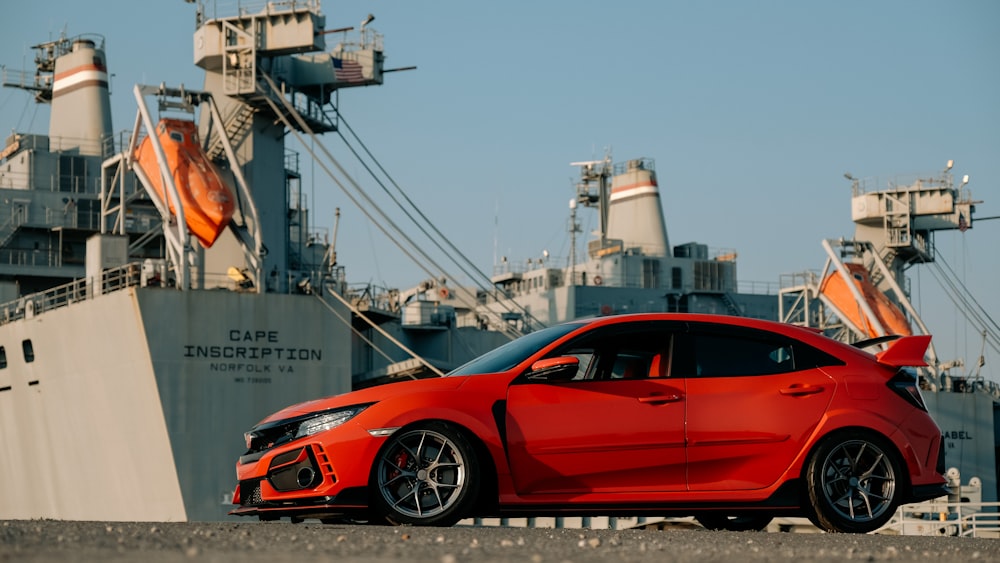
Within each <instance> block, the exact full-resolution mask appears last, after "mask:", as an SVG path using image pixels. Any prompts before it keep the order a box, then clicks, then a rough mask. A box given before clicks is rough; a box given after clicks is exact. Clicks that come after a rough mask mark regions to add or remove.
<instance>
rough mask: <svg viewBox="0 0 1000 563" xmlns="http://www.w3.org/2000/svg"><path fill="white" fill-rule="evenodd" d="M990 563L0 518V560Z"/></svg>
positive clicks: (587, 538)
mask: <svg viewBox="0 0 1000 563" xmlns="http://www.w3.org/2000/svg"><path fill="white" fill-rule="evenodd" d="M8 561H10V562H18V563H20V562H49V561H59V562H64V561H78V562H83V563H90V562H94V563H96V562H119V561H130V562H131V561H140V562H142V563H162V562H178V561H185V562H189V561H190V562H194V561H241V562H247V563H256V562H269V563H284V562H301V561H341V562H343V561H352V562H365V563H382V562H390V561H392V562H397V561H406V562H415V563H422V562H427V563H465V562H500V561H504V562H507V561H510V562H513V561H519V562H520V561H525V562H531V563H542V562H554V563H564V562H574V563H586V562H598V561H600V562H604V561H623V562H630V561H636V562H640V561H678V562H687V561H745V562H751V561H796V562H807V561H934V562H942V563H943V562H948V563H951V562H958V561H961V562H978V561H1000V539H984V538H960V537H927V536H887V535H855V534H795V533H767V532H718V531H708V530H704V529H686V530H577V529H526V528H503V527H480V528H477V527H462V526H459V527H455V528H415V527H388V526H363V525H322V524H309V523H306V524H291V523H284V522H264V523H261V522H238V523H237V522H213V523H162V522H157V523H138V522H127V523H126V522H67V521H53V520H18V521H2V522H0V562H4V563H5V562H8Z"/></svg>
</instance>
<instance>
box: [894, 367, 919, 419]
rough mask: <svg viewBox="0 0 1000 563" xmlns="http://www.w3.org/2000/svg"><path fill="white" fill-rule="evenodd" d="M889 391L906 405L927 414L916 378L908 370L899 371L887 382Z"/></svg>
mask: <svg viewBox="0 0 1000 563" xmlns="http://www.w3.org/2000/svg"><path fill="white" fill-rule="evenodd" d="M888 385H889V389H892V390H893V391H894V392H895V393H896V394H897V395H899V396H900V397H902V398H903V399H905V400H906V402H907V403H910V404H911V405H913V406H915V407H917V408H918V409H920V410H922V411H924V412H927V405H925V404H924V398H923V396H921V395H920V386H919V385H917V376H916V374H915V373H913V372H911V371H908V370H902V369H901V370H899V371H898V372H897V373H896V375H895V376H893V378H892V379H890V380H889V383H888Z"/></svg>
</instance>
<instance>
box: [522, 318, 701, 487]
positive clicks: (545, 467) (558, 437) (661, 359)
mask: <svg viewBox="0 0 1000 563" xmlns="http://www.w3.org/2000/svg"><path fill="white" fill-rule="evenodd" d="M658 328H659V330H657V329H656V327H647V329H646V330H647V331H646V332H643V333H641V334H628V335H603V336H602V335H593V336H592V337H591V338H589V339H585V340H584V342H582V343H574V344H573V345H572V346H571V347H570V348H568V349H564V350H561V351H559V352H557V353H556V354H555V355H575V356H577V357H579V358H581V366H582V367H581V370H580V372H579V373H578V375H577V378H576V379H574V380H571V381H534V380H530V379H522V380H519V381H515V382H514V383H513V384H512V385H511V386H510V388H509V389H508V394H507V410H506V419H505V422H506V432H507V449H508V456H509V461H510V468H511V474H512V477H513V481H514V485H515V488H516V489H517V492H518V494H522V495H524V494H545V493H549V494H579V493H634V492H651V491H679V490H684V488H685V482H684V467H685V458H684V400H685V399H684V397H685V390H684V381H683V380H673V379H671V378H668V377H661V376H660V375H661V374H660V373H659V372H660V369H661V366H666V365H668V364H669V358H668V355H669V351H670V346H671V335H670V333H669V332H666V331H664V330H663V328H664V327H662V326H660V327H658ZM650 331H652V332H650ZM595 341H596V342H597V344H594V342H595ZM651 372H652V375H653V377H650V375H651Z"/></svg>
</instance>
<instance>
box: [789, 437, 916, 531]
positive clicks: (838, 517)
mask: <svg viewBox="0 0 1000 563" xmlns="http://www.w3.org/2000/svg"><path fill="white" fill-rule="evenodd" d="M905 482H906V479H905V476H904V475H903V471H902V464H901V463H900V461H899V456H898V454H896V450H895V449H894V448H893V447H892V445H891V444H890V443H889V442H888V441H887V440H885V439H884V438H882V437H881V436H878V435H876V434H874V433H871V432H865V431H861V430H854V431H848V432H842V433H839V434H835V435H833V436H830V437H829V438H827V439H826V440H825V441H823V443H822V444H821V445H820V447H819V448H817V449H816V451H815V452H813V455H812V457H810V459H809V464H808V465H807V468H806V487H807V489H808V495H809V504H810V508H811V510H812V515H811V516H812V518H810V520H812V521H813V523H815V524H817V525H818V526H819V527H820V528H823V529H824V530H827V531H829V532H850V533H867V532H871V531H873V530H877V529H878V528H880V527H882V525H883V524H885V523H886V522H888V521H889V519H890V518H892V515H893V513H894V512H895V511H896V507H897V506H899V502H900V497H901V492H902V491H901V489H902V486H903V484H905Z"/></svg>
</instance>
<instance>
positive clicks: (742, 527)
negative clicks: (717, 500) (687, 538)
mask: <svg viewBox="0 0 1000 563" xmlns="http://www.w3.org/2000/svg"><path fill="white" fill-rule="evenodd" d="M694 519H695V520H697V521H698V523H699V524H701V525H702V526H704V527H706V528H708V529H709V530H729V531H731V532H759V531H761V530H763V529H764V528H766V527H767V525H768V524H770V523H771V520H773V517H771V516H769V515H763V514H761V515H756V514H754V515H743V516H726V515H725V514H699V515H698V516H695V517H694Z"/></svg>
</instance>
